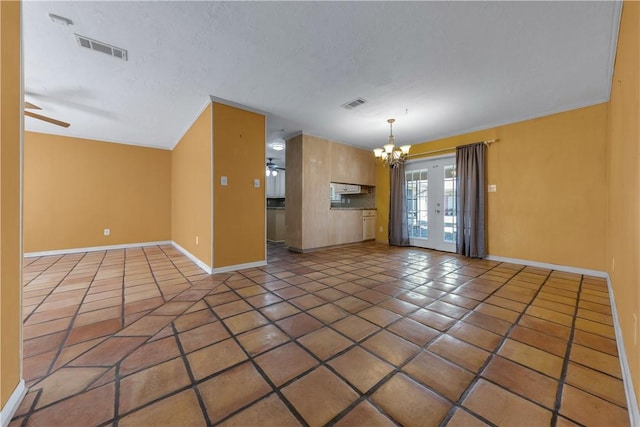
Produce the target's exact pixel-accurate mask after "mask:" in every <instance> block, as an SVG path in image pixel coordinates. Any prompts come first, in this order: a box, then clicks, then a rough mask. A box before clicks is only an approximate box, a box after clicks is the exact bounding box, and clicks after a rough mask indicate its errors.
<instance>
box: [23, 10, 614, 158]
mask: <svg viewBox="0 0 640 427" xmlns="http://www.w3.org/2000/svg"><path fill="white" fill-rule="evenodd" d="M620 10H621V3H620V2H612V1H603V2H597V1H587V2H578V1H568V2H562V1H555V2H396V1H390V2H287V1H286V2H129V1H127V2H110V1H108V2H94V1H70V2H38V1H29V0H27V1H25V2H24V3H23V19H24V24H23V31H24V74H25V81H24V87H25V94H26V95H25V98H26V99H27V100H28V101H30V102H33V103H35V104H37V105H39V106H41V107H43V111H42V112H41V113H42V114H45V115H49V116H52V117H55V118H57V119H59V120H64V121H68V122H70V123H71V127H69V128H68V129H63V128H59V127H56V126H53V125H50V124H47V123H44V122H40V121H38V120H35V119H32V118H26V119H25V122H26V129H27V130H32V131H37V132H45V133H55V134H61V135H69V136H77V137H85V138H93V139H100V140H105V141H113V142H122V143H128V144H137V145H144V146H152V147H161V148H172V147H173V146H174V145H175V144H176V143H177V141H178V140H179V139H180V137H181V136H182V135H183V133H184V132H185V131H186V130H187V129H188V128H189V126H190V125H191V124H192V123H193V120H194V119H195V118H196V117H197V115H198V114H199V113H200V112H201V111H202V108H203V107H204V106H205V104H206V103H207V102H208V101H209V96H210V95H211V96H215V97H217V98H221V99H226V100H229V101H232V102H234V103H238V104H242V105H246V106H248V107H250V108H253V109H257V110H261V111H263V112H265V113H267V115H268V124H267V128H268V129H267V130H268V132H267V139H268V140H271V139H273V138H276V137H285V138H286V137H289V136H292V135H294V134H297V133H299V132H300V131H303V132H305V133H309V134H312V135H316V136H322V137H325V138H329V139H332V140H336V141H341V142H344V143H347V144H351V145H356V146H361V147H366V148H372V147H376V146H380V145H382V144H383V143H384V142H385V140H386V136H387V134H388V125H387V123H386V120H387V119H388V118H390V117H393V118H396V123H395V125H394V133H395V135H396V142H397V143H400V144H413V143H418V142H424V141H428V140H432V139H435V138H439V137H444V136H450V135H455V134H460V133H463V132H467V131H471V130H476V129H482V128H487V127H491V126H494V125H499V124H505V123H512V122H516V121H520V120H524V119H528V118H532V117H537V116H542V115H546V114H550V113H554V112H560V111H564V110H569V109H573V108H577V107H581V106H587V105H592V104H596V103H599V102H604V101H607V100H608V99H609V92H610V79H611V73H612V67H613V60H614V57H615V46H616V41H617V31H618V24H619V19H620ZM49 13H54V14H56V15H60V16H63V17H66V18H68V19H70V20H72V21H73V25H71V26H68V27H67V26H63V25H60V24H56V23H54V22H52V21H51V20H50V19H49V17H48V14H49ZM74 33H78V34H81V35H83V36H86V37H89V38H92V39H96V40H99V41H102V42H105V43H108V44H112V45H114V46H117V47H120V48H124V49H127V50H128V52H129V60H128V61H126V62H125V61H121V60H118V59H116V58H113V57H110V56H108V55H105V54H101V53H98V52H94V51H91V50H88V49H84V48H80V47H79V46H78V45H77V43H76V41H75V38H74ZM356 97H362V98H364V99H366V100H367V101H368V103H367V104H365V105H363V106H360V107H358V108H356V109H353V110H351V111H347V110H345V109H343V108H341V104H343V103H345V102H348V101H351V100H352V99H354V98H356ZM268 154H269V152H268ZM269 156H271V155H269ZM272 157H275V158H276V159H277V158H278V157H279V156H278V155H277V154H276V153H273V155H272ZM280 157H282V156H281V155H280Z"/></svg>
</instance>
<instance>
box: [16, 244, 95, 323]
mask: <svg viewBox="0 0 640 427" xmlns="http://www.w3.org/2000/svg"><path fill="white" fill-rule="evenodd" d="M86 254H87V253H86V252H84V253H83V254H82V256H81V257H79V258H78V261H77V262H76V263H75V264H74V266H73V267H72V268H71V269H70V270H69V271H68V272H67V274H65V275H64V277H63V278H61V279H60V281H59V282H58V283H57V284H56V285H55V286H54V287H52V288H51V290H50V291H49V292H48V293H47V295H46V296H45V297H44V298H43V299H42V300H41V301H40V303H39V304H37V305H36V307H35V308H34V309H33V310H32V311H31V313H29V315H27V317H26V318H25V319H23V323H25V322H27V321H28V320H29V319H30V318H31V316H32V315H33V314H34V313H35V312H36V311H37V310H38V309H39V308H40V307H41V306H42V305H43V304H44V303H45V301H46V300H47V299H48V298H49V296H51V295H52V294H53V292H54V291H55V290H56V289H57V288H58V286H60V284H61V283H62V282H63V281H64V279H65V278H66V277H68V276H69V274H70V273H71V271H73V269H74V268H75V267H76V266H77V265H78V264H79V263H80V261H82V260H83V259H84V258H85V256H86ZM60 259H62V256H61V257H60V258H59V259H58V261H59V260H60ZM56 262H57V261H56ZM53 265H55V263H53V264H52V265H51V266H49V267H47V269H48V268H50V267H52V266H53ZM98 270H99V267H98V268H96V271H95V273H94V274H93V276H91V277H92V279H91V282H89V286H87V288H86V290H88V289H89V288H90V287H91V283H92V282H93V280H94V279H95V276H96V274H98ZM44 271H46V270H43V272H44ZM41 274H42V273H41ZM24 289H25V290H26V286H24ZM85 295H86V294H85Z"/></svg>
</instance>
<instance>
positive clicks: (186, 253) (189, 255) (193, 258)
mask: <svg viewBox="0 0 640 427" xmlns="http://www.w3.org/2000/svg"><path fill="white" fill-rule="evenodd" d="M170 243H171V245H172V246H173V247H174V248H176V249H177V250H179V251H180V252H182V254H183V255H184V256H186V257H187V258H189V259H190V260H191V261H193V262H194V263H195V264H196V265H197V266H198V267H200V268H201V269H203V270H204V271H205V272H206V273H207V274H211V267H209V266H208V265H207V264H205V263H204V262H202V261H200V260H199V259H198V258H197V257H196V256H195V255H193V254H192V253H191V252H189V251H188V250H186V249H185V248H183V247H182V246H180V245H179V244H177V243H176V242H174V241H173V240H172V241H171V242H170Z"/></svg>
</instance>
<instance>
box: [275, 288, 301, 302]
mask: <svg viewBox="0 0 640 427" xmlns="http://www.w3.org/2000/svg"><path fill="white" fill-rule="evenodd" d="M273 293H274V294H276V295H278V296H279V297H280V298H283V299H291V298H295V297H299V296H301V295H304V294H306V293H307V292H306V291H303V290H302V289H298V288H297V287H295V286H289V287H288V288H283V289H278V290H276V291H273Z"/></svg>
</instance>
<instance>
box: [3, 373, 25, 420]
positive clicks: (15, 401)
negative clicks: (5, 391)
mask: <svg viewBox="0 0 640 427" xmlns="http://www.w3.org/2000/svg"><path fill="white" fill-rule="evenodd" d="M26 394H27V386H26V385H25V383H24V380H20V382H19V383H18V385H17V386H16V388H15V390H13V393H11V396H9V400H7V403H6V404H5V405H4V407H2V410H0V426H2V427H7V426H8V425H9V423H10V422H11V418H13V414H15V413H16V411H17V410H18V407H19V406H20V404H21V403H22V399H24V396H25V395H26Z"/></svg>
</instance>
